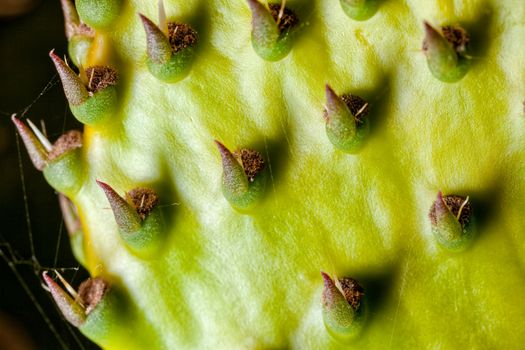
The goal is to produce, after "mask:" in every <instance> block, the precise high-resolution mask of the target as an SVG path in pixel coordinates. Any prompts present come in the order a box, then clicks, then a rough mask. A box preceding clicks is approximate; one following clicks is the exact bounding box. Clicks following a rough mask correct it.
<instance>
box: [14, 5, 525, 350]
mask: <svg viewBox="0 0 525 350" xmlns="http://www.w3.org/2000/svg"><path fill="white" fill-rule="evenodd" d="M62 5H63V9H64V14H65V17H66V34H67V37H68V39H69V52H68V53H65V52H56V51H54V50H51V49H52V48H50V53H49V56H50V59H51V60H52V62H53V64H54V65H55V66H56V69H57V72H58V74H59V76H60V79H61V82H62V86H63V88H64V93H65V97H66V98H67V101H68V103H69V106H70V109H71V112H72V113H73V115H74V116H75V117H76V118H77V119H78V120H79V121H81V122H82V123H83V124H85V126H84V129H83V130H82V131H70V132H67V133H65V134H64V135H63V136H62V137H60V138H59V139H58V140H56V141H55V140H52V141H53V142H50V141H49V140H47V139H46V137H45V136H44V135H43V134H42V133H41V132H40V131H39V130H38V128H37V127H35V126H34V125H32V123H31V122H30V121H29V120H27V121H26V120H23V119H21V118H17V117H16V116H13V118H12V119H13V122H14V125H15V126H16V128H17V130H18V132H19V134H20V136H21V138H22V139H23V141H24V143H25V146H26V148H27V150H28V153H29V156H30V157H31V160H32V161H33V164H34V165H35V167H37V168H38V169H39V170H42V172H43V175H44V176H45V178H46V179H47V181H48V182H49V184H50V185H51V186H52V187H53V188H54V189H55V190H56V191H57V192H58V193H60V204H61V208H62V210H63V213H64V219H65V222H66V225H67V227H68V231H69V233H70V238H71V245H72V249H73V252H74V253H75V256H76V257H77V259H78V260H79V262H80V263H82V264H83V265H84V266H85V267H86V268H87V269H88V270H89V271H90V273H91V275H92V278H91V279H89V280H87V281H85V282H84V283H82V284H81V285H80V286H74V287H75V288H72V287H70V286H69V285H68V283H67V282H66V281H64V280H62V278H61V276H60V275H58V274H55V273H54V272H53V271H49V272H46V273H44V274H43V279H44V281H45V283H46V284H47V286H48V288H49V291H50V292H51V294H52V296H53V298H54V299H55V301H56V302H57V305H58V307H59V308H60V310H61V311H62V313H63V314H64V317H65V318H66V319H67V320H68V321H69V322H70V323H71V324H73V325H74V326H76V327H78V328H79V329H80V331H81V332H82V333H84V334H85V335H86V336H87V337H88V338H90V339H91V340H93V341H94V342H96V343H97V344H99V345H101V346H102V347H104V348H107V349H288V348H290V349H340V348H351V349H354V348H355V349H388V348H391V349H415V348H425V349H456V348H469V349H470V348H475V349H493V348H504V349H513V348H519V347H520V346H522V344H524V343H525V333H524V332H523V331H522V326H523V324H525V307H524V305H523V296H524V295H525V273H524V271H525V270H524V268H525V243H524V240H523V232H524V231H525V220H524V219H523V215H522V212H523V208H525V167H524V166H523V164H525V163H524V162H525V151H524V150H525V141H524V140H525V119H524V116H523V114H524V113H523V105H522V101H523V98H524V97H525V43H524V42H523V40H524V38H525V3H524V2H523V1H522V0H505V1H500V0H455V1H454V0H433V1H420V0H289V1H282V2H276V3H271V2H270V3H265V2H262V1H261V2H260V1H259V0H235V1H227V0H214V1H204V0H188V1H178V0H166V1H164V2H159V3H157V1H156V0H148V1H139V0H77V1H76V2H75V4H73V2H71V1H70V0H62ZM75 5H76V6H75ZM65 56H68V58H67V59H65V58H64V57H65Z"/></svg>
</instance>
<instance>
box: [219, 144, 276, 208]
mask: <svg viewBox="0 0 525 350" xmlns="http://www.w3.org/2000/svg"><path fill="white" fill-rule="evenodd" d="M215 143H216V145H217V147H218V149H219V152H220V154H221V158H222V169H223V175H222V193H223V195H224V197H225V198H226V199H227V200H228V202H230V204H231V205H232V206H233V207H234V208H235V209H237V210H239V211H241V212H244V211H249V210H250V209H252V208H253V207H254V206H255V205H256V204H257V202H258V201H259V199H260V198H261V197H262V196H263V194H264V188H265V185H266V176H265V172H264V166H265V164H264V160H263V158H262V157H261V155H260V154H259V153H258V152H256V151H253V150H248V149H242V150H239V151H236V152H234V153H233V154H232V153H231V152H230V151H229V150H228V149H227V148H226V147H225V146H224V145H223V144H222V143H220V142H219V141H215Z"/></svg>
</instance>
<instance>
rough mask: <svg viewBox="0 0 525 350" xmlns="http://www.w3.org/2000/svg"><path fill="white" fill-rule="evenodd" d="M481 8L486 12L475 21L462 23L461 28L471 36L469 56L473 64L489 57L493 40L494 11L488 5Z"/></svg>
mask: <svg viewBox="0 0 525 350" xmlns="http://www.w3.org/2000/svg"><path fill="white" fill-rule="evenodd" d="M480 8H483V9H484V10H483V11H482V12H481V13H480V14H479V16H478V18H476V20H475V21H473V22H462V23H461V26H462V27H463V28H464V29H465V30H466V31H467V33H469V35H470V43H469V49H468V55H470V56H472V57H473V59H472V63H473V64H476V62H478V61H479V60H480V59H483V58H484V57H485V56H486V55H487V52H488V51H489V48H490V45H491V44H492V40H490V39H489V38H491V33H490V30H491V28H492V24H493V17H494V15H493V12H494V9H493V8H492V7H491V6H490V5H489V4H488V3H485V4H483V5H482V6H481V7H480Z"/></svg>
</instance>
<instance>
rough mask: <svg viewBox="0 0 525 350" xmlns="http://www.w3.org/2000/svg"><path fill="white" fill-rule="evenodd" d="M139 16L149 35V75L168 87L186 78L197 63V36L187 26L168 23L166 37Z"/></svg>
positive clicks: (147, 38)
mask: <svg viewBox="0 0 525 350" xmlns="http://www.w3.org/2000/svg"><path fill="white" fill-rule="evenodd" d="M162 9H163V7H162ZM139 16H140V19H141V20H142V24H143V25H144V30H145V31H146V40H147V44H148V48H147V54H148V55H147V56H148V57H147V65H148V69H149V71H150V73H151V74H153V76H155V77H156V78H157V79H159V80H162V81H164V82H167V83H175V82H177V81H179V80H181V79H183V78H184V77H186V76H187V75H188V73H189V71H190V68H191V65H192V63H193V60H194V56H195V48H194V46H195V44H196V43H197V33H196V32H195V31H194V30H193V29H192V28H191V27H190V26H189V25H187V24H184V23H167V24H166V26H167V33H164V32H163V31H162V30H161V28H159V27H158V26H157V25H156V24H155V23H153V22H152V21H151V20H150V19H148V18H147V17H146V16H143V15H140V14H139Z"/></svg>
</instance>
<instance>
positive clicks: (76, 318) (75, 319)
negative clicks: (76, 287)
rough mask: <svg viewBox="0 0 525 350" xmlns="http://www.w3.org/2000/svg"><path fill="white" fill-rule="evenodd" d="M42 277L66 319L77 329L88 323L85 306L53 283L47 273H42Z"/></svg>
mask: <svg viewBox="0 0 525 350" xmlns="http://www.w3.org/2000/svg"><path fill="white" fill-rule="evenodd" d="M42 277H43V278H44V281H45V283H46V285H47V286H48V288H49V291H50V292H51V296H52V297H53V299H54V300H55V303H56V304H57V306H58V308H59V309H60V311H61V312H62V315H63V316H64V318H65V319H66V320H67V321H68V322H69V323H71V324H72V325H73V326H75V327H80V326H82V324H84V322H85V321H86V313H85V311H84V308H83V306H82V305H81V304H80V303H78V302H77V301H75V300H74V299H73V298H72V297H71V296H70V295H69V294H68V293H67V292H66V291H65V290H63V289H62V288H61V287H60V286H59V285H58V284H57V283H56V282H55V281H53V279H52V278H51V277H49V276H48V274H47V271H45V272H44V273H42Z"/></svg>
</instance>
